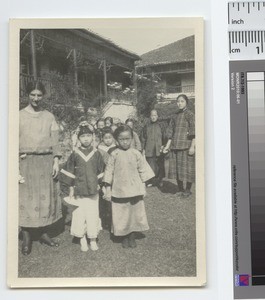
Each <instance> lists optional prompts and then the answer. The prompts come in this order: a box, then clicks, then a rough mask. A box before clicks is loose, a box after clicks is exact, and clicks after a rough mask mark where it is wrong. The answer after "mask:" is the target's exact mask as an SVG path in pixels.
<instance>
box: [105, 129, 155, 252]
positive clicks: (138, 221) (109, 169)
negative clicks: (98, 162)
mask: <svg viewBox="0 0 265 300" xmlns="http://www.w3.org/2000/svg"><path fill="white" fill-rule="evenodd" d="M114 136H115V139H116V140H117V143H118V148H117V149H115V150H114V151H113V152H112V153H111V155H110V158H109V160H108V163H107V166H106V169H105V173H104V177H103V182H104V183H105V185H106V194H105V199H106V200H108V201H110V200H111V205H112V232H113V234H114V235H115V236H122V237H123V241H122V246H123V247H124V248H128V247H131V248H135V247H136V242H135V232H140V231H145V230H148V229H149V226H148V222H147V217H146V212H145V205H144V201H143V196H144V195H145V185H144V182H146V181H147V180H149V179H151V178H152V177H154V172H153V171H152V169H151V168H150V167H149V165H148V164H147V163H146V161H145V160H144V158H143V156H142V155H141V153H140V152H139V151H138V150H136V149H133V148H131V142H132V138H133V132H132V129H131V128H130V127H129V126H127V125H121V126H120V127H118V128H117V129H116V131H115V132H114Z"/></svg>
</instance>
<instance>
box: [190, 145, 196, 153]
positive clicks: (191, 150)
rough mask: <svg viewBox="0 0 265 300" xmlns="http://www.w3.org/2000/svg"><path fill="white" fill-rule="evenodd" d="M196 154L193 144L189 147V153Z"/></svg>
mask: <svg viewBox="0 0 265 300" xmlns="http://www.w3.org/2000/svg"><path fill="white" fill-rule="evenodd" d="M194 154H195V147H194V146H191V147H190V149H189V155H194Z"/></svg>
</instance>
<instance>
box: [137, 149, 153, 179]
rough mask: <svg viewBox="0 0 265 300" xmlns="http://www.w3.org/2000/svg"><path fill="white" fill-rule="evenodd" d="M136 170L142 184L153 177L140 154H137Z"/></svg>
mask: <svg viewBox="0 0 265 300" xmlns="http://www.w3.org/2000/svg"><path fill="white" fill-rule="evenodd" d="M137 170H138V173H139V175H140V178H141V180H142V182H146V181H147V180H149V179H151V178H153V177H155V174H154V172H153V170H152V169H151V167H150V166H149V164H148V163H147V161H146V159H145V158H144V157H143V156H142V155H141V153H137Z"/></svg>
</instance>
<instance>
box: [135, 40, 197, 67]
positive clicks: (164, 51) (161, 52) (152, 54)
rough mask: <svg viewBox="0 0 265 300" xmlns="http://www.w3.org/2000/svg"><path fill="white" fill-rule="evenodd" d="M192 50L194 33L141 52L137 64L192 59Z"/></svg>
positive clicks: (165, 62)
mask: <svg viewBox="0 0 265 300" xmlns="http://www.w3.org/2000/svg"><path fill="white" fill-rule="evenodd" d="M194 52H195V49H194V35H192V36H189V37H186V38H184V39H181V40H179V41H176V42H174V43H171V44H168V45H166V46H163V47H160V48H158V49H155V50H151V51H149V52H147V53H145V54H143V55H142V56H141V58H142V60H141V61H139V62H138V65H137V66H139V67H142V66H148V65H161V64H169V63H175V62H185V61H194Z"/></svg>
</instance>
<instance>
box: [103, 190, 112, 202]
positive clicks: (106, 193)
mask: <svg viewBox="0 0 265 300" xmlns="http://www.w3.org/2000/svg"><path fill="white" fill-rule="evenodd" d="M103 198H104V199H105V200H106V201H111V190H110V189H108V188H107V189H106V190H105V193H104V196H103Z"/></svg>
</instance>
